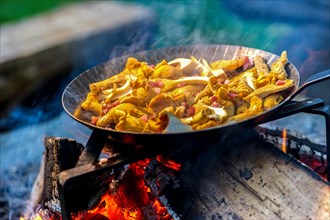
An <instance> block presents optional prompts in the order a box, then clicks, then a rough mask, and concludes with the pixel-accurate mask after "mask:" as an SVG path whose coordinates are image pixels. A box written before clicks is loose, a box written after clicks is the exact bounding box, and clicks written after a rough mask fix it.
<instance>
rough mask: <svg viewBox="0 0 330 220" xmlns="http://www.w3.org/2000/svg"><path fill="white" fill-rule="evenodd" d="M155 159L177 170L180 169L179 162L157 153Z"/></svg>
mask: <svg viewBox="0 0 330 220" xmlns="http://www.w3.org/2000/svg"><path fill="white" fill-rule="evenodd" d="M156 159H157V160H158V162H160V163H162V164H163V165H164V166H166V167H168V168H170V169H173V170H176V171H179V170H181V164H179V163H176V162H174V161H173V160H169V159H165V158H164V157H162V156H160V155H158V156H157V157H156Z"/></svg>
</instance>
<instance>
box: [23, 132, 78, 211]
mask: <svg viewBox="0 0 330 220" xmlns="http://www.w3.org/2000/svg"><path fill="white" fill-rule="evenodd" d="M44 147H45V152H44V155H43V159H42V162H41V166H40V170H39V174H38V176H37V178H36V181H35V183H34V186H33V189H32V192H31V197H30V203H29V204H30V206H29V207H28V208H27V211H26V215H27V216H31V215H34V214H35V212H36V211H37V210H39V211H42V212H43V213H42V214H43V215H46V216H48V217H50V216H52V215H56V213H60V202H59V194H58V185H57V178H58V175H59V173H60V172H62V171H64V170H67V169H70V168H73V167H75V165H76V163H77V161H78V158H79V156H80V154H81V152H82V150H83V148H84V147H83V145H81V144H79V143H77V142H76V141H75V140H73V139H68V138H60V137H46V138H45V140H44ZM39 214H40V213H39ZM53 217H54V216H53Z"/></svg>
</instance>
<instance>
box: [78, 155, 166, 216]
mask: <svg viewBox="0 0 330 220" xmlns="http://www.w3.org/2000/svg"><path fill="white" fill-rule="evenodd" d="M149 162H150V159H145V160H142V161H138V162H136V163H133V164H131V165H130V166H129V167H128V168H127V170H126V172H125V174H124V176H123V177H122V179H121V180H120V181H119V182H118V183H114V184H112V186H110V187H109V191H108V192H106V193H105V194H104V195H103V196H102V197H101V200H100V203H99V204H98V205H97V206H96V207H95V208H93V209H91V210H87V211H85V212H79V213H77V214H73V215H72V219H150V218H152V219H171V217H170V215H169V214H168V213H167V210H166V208H165V207H164V206H163V205H162V204H161V203H160V202H159V200H157V198H155V196H153V195H152V193H151V190H150V188H149V187H148V186H147V185H146V183H145V181H144V175H145V167H146V166H147V165H148V163H149Z"/></svg>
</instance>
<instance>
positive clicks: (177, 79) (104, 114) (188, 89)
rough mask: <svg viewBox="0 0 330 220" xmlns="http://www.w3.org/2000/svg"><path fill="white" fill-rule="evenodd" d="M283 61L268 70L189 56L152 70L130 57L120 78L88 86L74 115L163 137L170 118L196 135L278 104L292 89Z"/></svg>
mask: <svg viewBox="0 0 330 220" xmlns="http://www.w3.org/2000/svg"><path fill="white" fill-rule="evenodd" d="M253 60H254V62H253ZM287 60H288V59H287V54H286V52H285V51H284V52H283V53H282V54H281V57H280V58H279V59H278V60H277V61H275V62H274V64H273V65H272V66H271V67H269V66H268V64H267V61H266V60H265V59H264V58H263V57H261V56H256V57H250V58H248V57H239V58H237V59H235V60H217V61H214V62H212V63H211V64H209V63H208V62H207V61H206V60H205V59H197V58H195V57H193V56H192V57H191V58H190V59H188V58H176V59H174V60H171V61H166V60H163V61H162V62H160V63H158V64H156V66H154V65H149V64H148V63H146V62H141V61H138V60H137V59H135V58H132V57H131V58H128V60H127V63H126V67H125V69H124V70H123V71H122V72H120V73H119V74H117V75H114V76H112V77H109V78H108V79H105V80H102V81H100V82H95V83H92V84H90V92H89V93H88V95H87V97H86V99H85V101H84V102H83V103H82V104H81V106H80V108H79V109H77V111H76V113H75V116H76V117H80V116H81V114H82V113H83V112H84V111H85V112H89V114H88V115H90V117H91V118H90V122H91V123H93V124H95V125H97V126H101V127H106V128H111V129H115V130H122V131H134V132H148V133H150V132H163V131H164V130H165V128H166V126H167V123H168V121H169V120H168V118H167V117H168V114H170V115H172V116H173V117H177V118H178V119H179V120H180V121H181V122H182V123H183V124H186V125H189V126H190V127H191V128H192V129H195V130H198V129H204V128H208V127H212V126H219V125H224V124H226V123H227V122H230V121H241V120H245V119H247V118H250V117H253V116H255V115H257V114H260V113H262V112H264V111H266V110H268V109H270V108H273V107H274V106H276V105H277V104H279V103H280V102H281V101H282V100H283V97H282V95H281V93H282V92H283V91H284V90H287V89H289V88H290V87H292V86H293V81H292V80H290V79H288V78H287V75H286V72H285V69H284V67H285V65H286V63H287ZM85 115H86V114H85Z"/></svg>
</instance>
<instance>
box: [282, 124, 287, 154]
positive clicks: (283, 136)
mask: <svg viewBox="0 0 330 220" xmlns="http://www.w3.org/2000/svg"><path fill="white" fill-rule="evenodd" d="M286 142H287V140H286V129H283V132H282V151H283V152H284V153H286V152H287V146H286Z"/></svg>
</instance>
